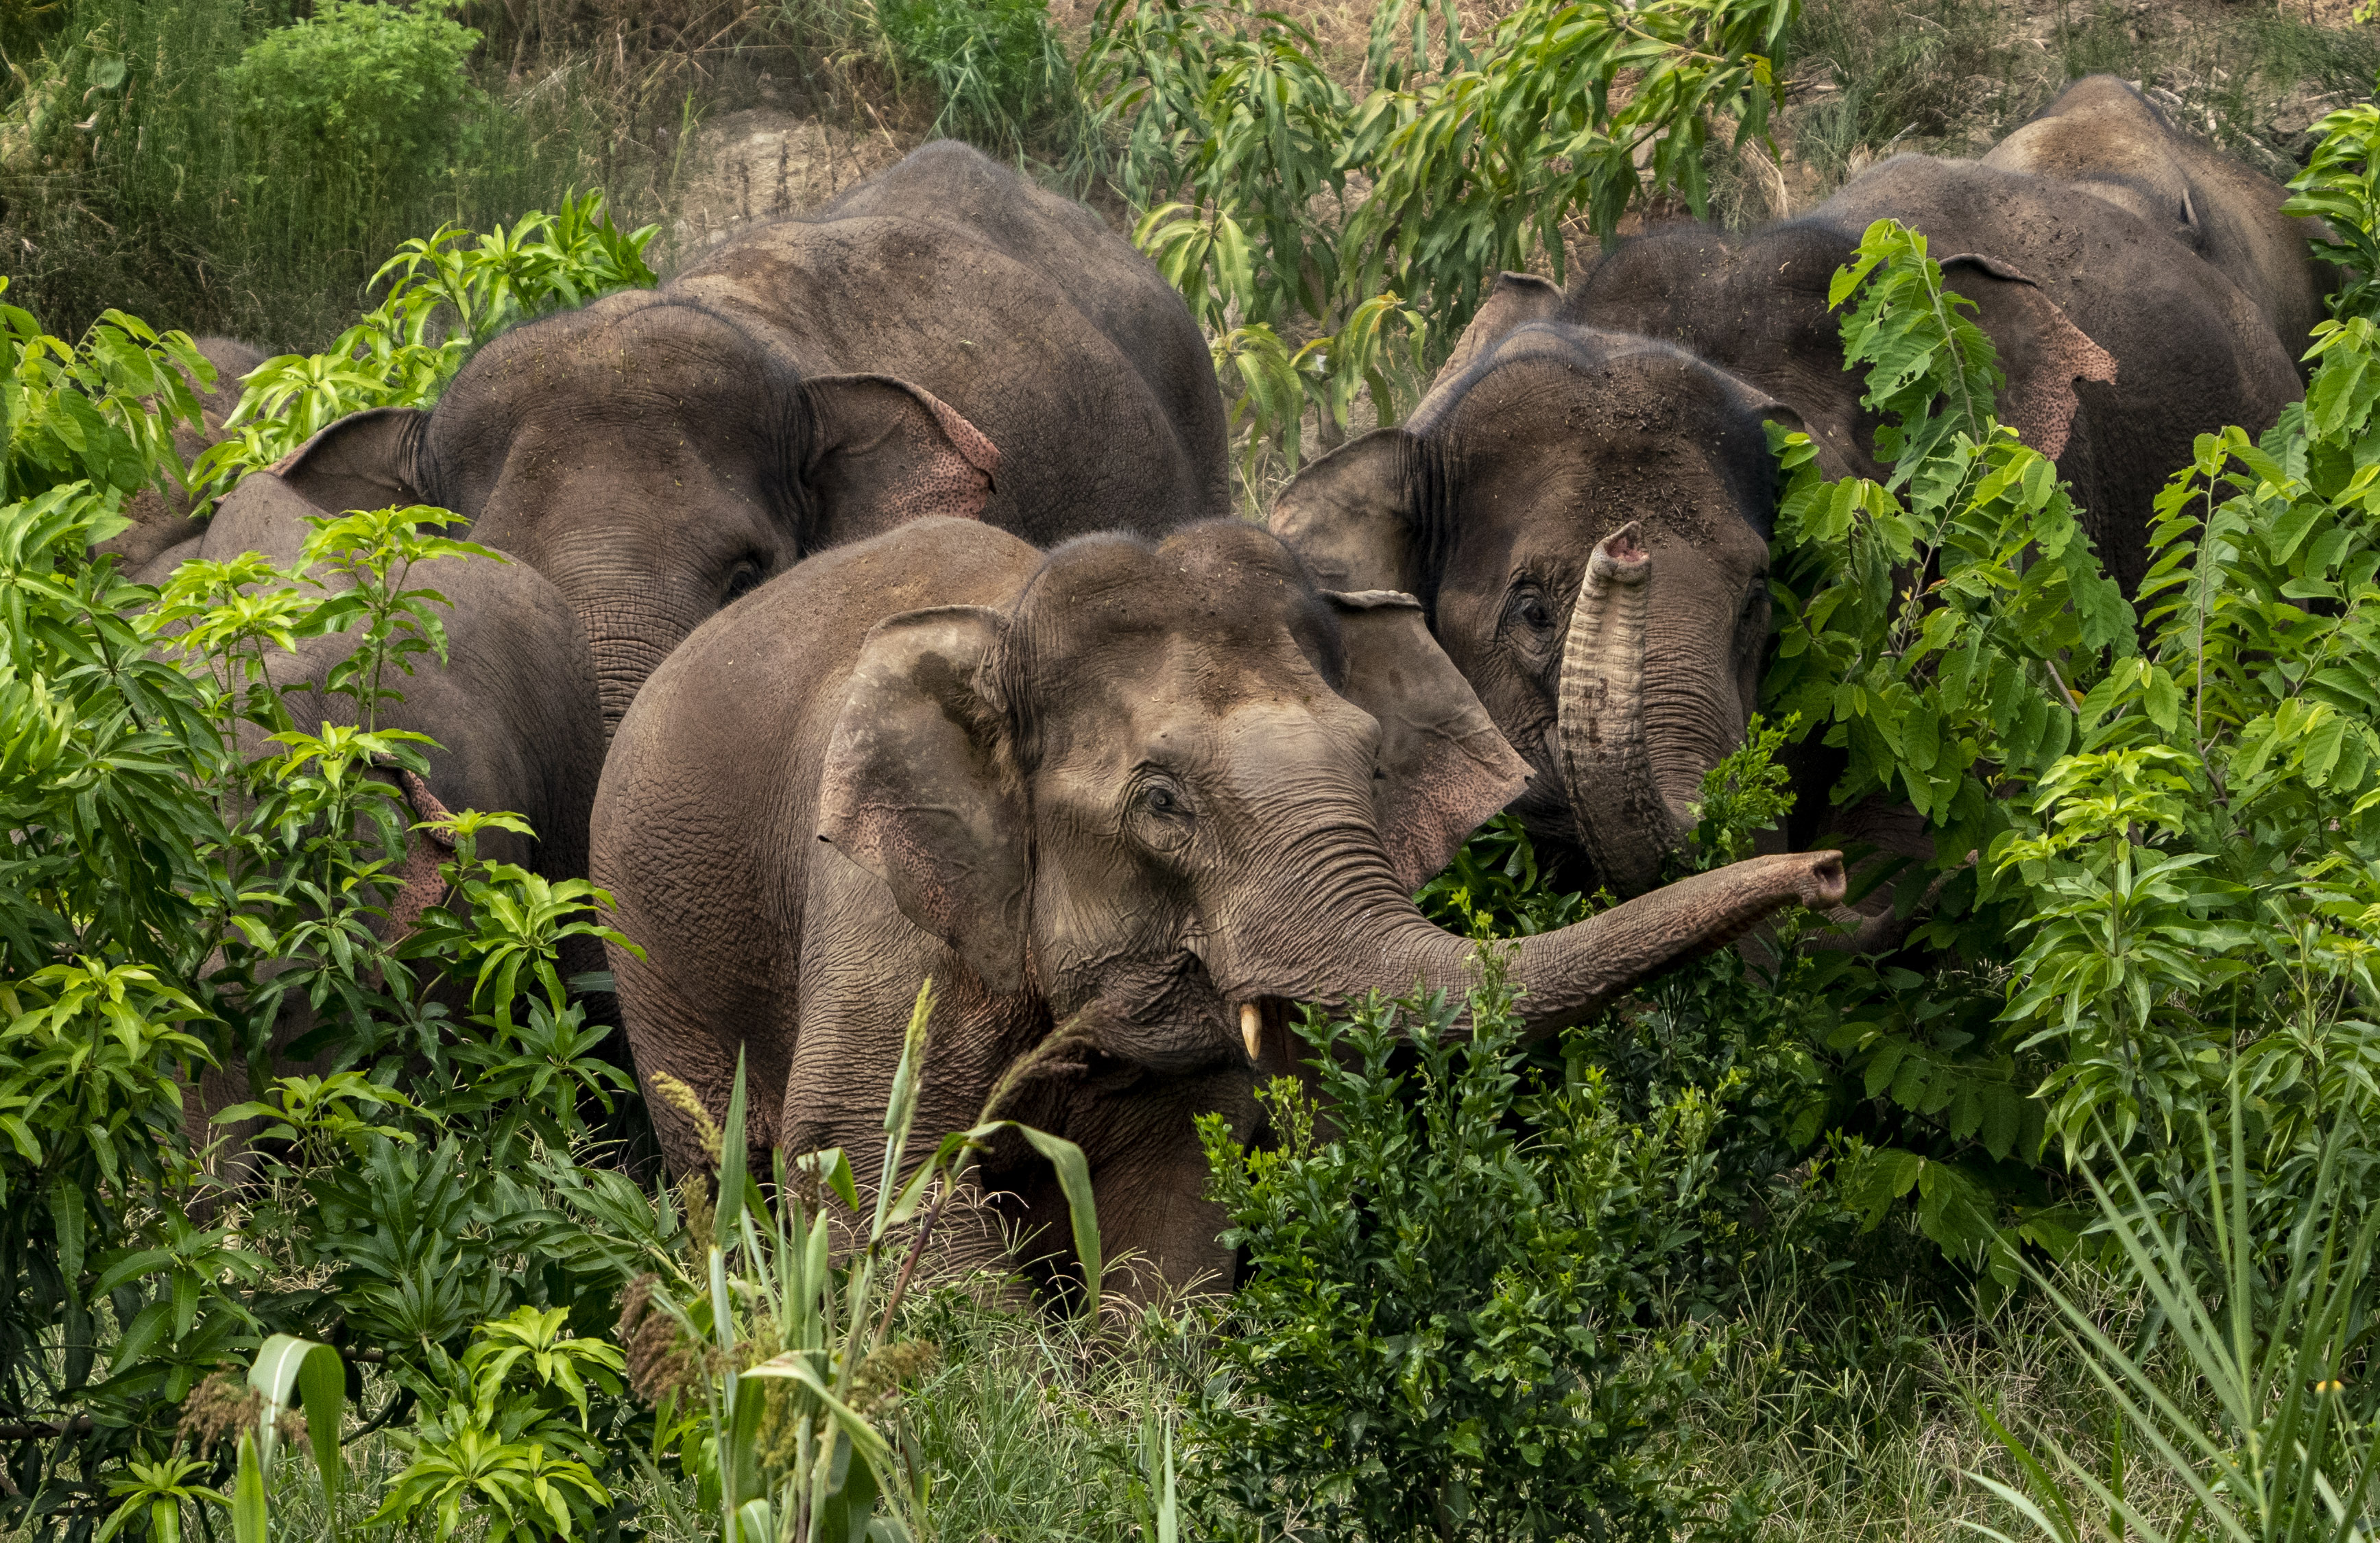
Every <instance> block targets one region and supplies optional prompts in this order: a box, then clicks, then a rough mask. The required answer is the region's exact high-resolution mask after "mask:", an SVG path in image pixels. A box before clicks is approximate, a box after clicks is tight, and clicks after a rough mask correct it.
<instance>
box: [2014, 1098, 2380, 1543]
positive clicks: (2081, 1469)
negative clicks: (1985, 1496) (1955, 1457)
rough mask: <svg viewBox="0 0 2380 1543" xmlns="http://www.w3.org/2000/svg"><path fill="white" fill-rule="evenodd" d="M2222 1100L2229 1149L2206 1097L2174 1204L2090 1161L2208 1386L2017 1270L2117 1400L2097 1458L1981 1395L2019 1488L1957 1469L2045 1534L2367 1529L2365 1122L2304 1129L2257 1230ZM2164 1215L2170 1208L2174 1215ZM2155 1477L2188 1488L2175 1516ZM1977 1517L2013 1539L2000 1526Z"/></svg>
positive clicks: (2185, 1353)
mask: <svg viewBox="0 0 2380 1543" xmlns="http://www.w3.org/2000/svg"><path fill="white" fill-rule="evenodd" d="M2229 1103H2230V1109H2231V1119H2230V1126H2229V1136H2230V1140H2229V1145H2228V1151H2222V1150H2218V1148H2217V1145H2216V1138H2215V1131H2214V1128H2213V1127H2212V1125H2211V1124H2209V1123H2207V1122H2206V1120H2205V1119H2204V1116H2203V1115H2201V1116H2199V1117H2198V1118H2197V1120H2196V1122H2195V1123H2196V1124H2197V1126H2198V1131H2199V1136H2200V1143H2199V1151H2198V1158H2199V1161H2200V1162H2202V1163H2204V1173H2205V1174H2206V1175H2207V1179H2208V1184H2207V1187H2205V1189H2204V1191H2203V1192H2202V1194H2201V1195H2200V1196H2199V1197H2198V1198H2197V1200H2196V1203H2195V1204H2192V1205H2189V1206H2187V1208H2186V1209H2181V1211H2180V1216H2179V1217H2176V1216H2174V1215H2173V1214H2172V1212H2173V1211H2175V1210H2176V1209H2177V1208H2176V1206H2175V1203H2174V1201H2173V1200H2172V1199H2171V1198H2170V1197H2157V1198H2156V1199H2155V1201H2153V1200H2152V1198H2151V1197H2150V1196H2149V1195H2148V1194H2146V1193H2145V1192H2144V1191H2143V1186H2142V1184H2141V1181H2140V1178H2139V1176H2138V1175H2136V1174H2135V1172H2134V1170H2133V1169H2132V1167H2131V1165H2130V1164H2128V1163H2125V1162H2124V1161H2123V1160H2122V1159H2120V1158H2119V1159H2117V1160H2116V1162H2115V1163H2114V1164H2113V1166H2114V1168H2115V1176H2116V1184H2115V1185H2114V1186H2113V1187H2110V1186H2108V1185H2107V1184H2103V1183H2101V1182H2100V1180H2099V1179H2098V1178H2097V1177H2096V1176H2093V1177H2092V1178H2091V1180H2090V1183H2091V1188H2092V1193H2093V1195H2094V1197H2095V1199H2097V1201H2098V1210H2099V1214H2100V1219H2101V1225H2102V1227H2103V1228H2104V1230H2105V1231H2107V1233H2108V1234H2109V1235H2110V1236H2113V1238H2114V1239H2115V1241H2116V1243H2117V1245H2118V1246H2119V1248H2121V1250H2122V1254H2123V1258H2124V1260H2125V1262H2126V1263H2127V1264H2128V1265H2129V1266H2130V1268H2131V1272H2132V1273H2133V1275H2134V1276H2135V1278H2137V1279H2138V1280H2139V1281H2140V1282H2141V1283H2142V1284H2143V1286H2144V1287H2145V1288H2146V1292H2147V1295H2148V1297H2149V1299H2150V1301H2151V1302H2152V1303H2153V1304H2154V1310H2155V1314H2156V1316H2157V1318H2158V1319H2161V1320H2162V1321H2163V1326H2164V1331H2165V1332H2166V1333H2167V1334H2168V1335H2169V1336H2170V1337H2171V1339H2172V1340H2173V1341H2174V1343H2176V1344H2178V1345H2179V1346H2180V1352H2181V1356H2182V1357H2183V1360H2184V1364H2185V1366H2186V1367H2187V1368H2188V1369H2189V1371H2190V1372H2192V1373H2193V1374H2194V1375H2195V1378H2196V1379H2197V1380H2198V1381H2199V1384H2200V1386H2201V1387H2203V1388H2204V1390H2205V1393H2206V1394H2207V1395H2210V1396H2207V1397H2204V1398H2192V1397H2190V1396H2189V1395H2188V1394H2186V1393H2185V1394H2182V1395H2181V1396H2179V1397H2178V1396H2176V1393H2175V1392H2174V1391H2172V1388H2171V1382H2170V1380H2167V1379H2162V1378H2159V1377H2158V1376H2156V1375H2155V1374H2154V1373H2153V1372H2152V1371H2151V1370H2150V1369H2149V1368H2147V1367H2146V1366H2145V1365H2144V1364H2143V1354H2142V1352H2141V1351H2140V1349H2139V1348H2138V1347H2137V1345H2133V1346H2128V1345H2126V1344H2124V1343H2122V1341H2121V1340H2119V1338H2118V1337H2117V1335H2116V1334H2114V1333H2112V1332H2109V1330H2108V1328H2107V1327H2106V1326H2103V1325H2102V1324H2101V1322H2100V1321H2099V1320H2098V1319H2097V1318H2096V1317H2095V1316H2094V1315H2093V1314H2092V1313H2090V1312H2089V1311H2087V1310H2085V1309H2084V1308H2081V1307H2079V1306H2077V1305H2076V1304H2075V1302H2074V1301H2073V1300H2072V1299H2071V1298H2070V1296H2067V1295H2066V1294H2065V1292H2064V1291H2062V1290H2061V1289H2060V1288H2059V1286H2058V1284H2057V1283H2056V1282H2054V1281H2052V1280H2050V1279H2049V1278H2048V1277H2047V1276H2046V1275H2044V1274H2042V1273H2041V1272H2039V1271H2037V1270H2035V1271H2030V1272H2029V1273H2030V1274H2032V1276H2033V1278H2034V1283H2035V1284H2037V1285H2039V1286H2040V1287H2041V1289H2042V1290H2043V1292H2044V1293H2045V1294H2046V1296H2048V1297H2049V1299H2050V1300H2051V1301H2052V1302H2054V1303H2056V1304H2057V1307H2058V1312H2059V1314H2060V1316H2061V1317H2062V1318H2063V1319H2064V1322H2062V1323H2061V1324H2060V1325H2059V1331H2060V1332H2061V1334H2062V1335H2063V1336H2064V1338H2065V1340H2066V1342H2067V1344H2068V1345H2069V1346H2070V1348H2071V1350H2072V1351H2073V1352H2074V1354H2075V1355H2076V1356H2077V1357H2078V1358H2080V1359H2081V1360H2082V1362H2083V1365H2084V1366H2085V1367H2087V1368H2089V1369H2090V1372H2091V1374H2092V1376H2093V1378H2094V1379H2095V1380H2096V1381H2097V1382H2098V1384H2099V1386H2100V1388H2101V1389H2102V1390H2103V1391H2104V1392H2105V1393H2106V1395H2107V1398H2108V1399H2109V1400H2110V1401H2111V1402H2112V1403H2113V1404H2114V1405H2115V1407H2116V1424H2115V1426H2114V1429H2115V1431H2116V1438H2115V1440H2114V1441H2111V1442H2110V1450H2109V1454H2108V1458H2107V1464H2106V1465H2105V1466H2104V1467H2103V1466H2102V1465H2100V1464H2098V1463H2097V1462H2095V1461H2090V1460H2087V1459H2086V1457H2085V1456H2084V1455H2083V1454H2078V1453H2076V1452H2074V1451H2073V1450H2072V1448H2071V1447H2070V1445H2069V1444H2068V1443H2066V1442H2064V1441H2058V1439H2057V1438H2056V1437H2054V1436H2041V1437H2037V1438H2036V1441H2035V1442H2034V1443H2033V1445H2029V1444H2028V1443H2027V1442H2026V1441H2024V1440H2023V1439H2022V1437H2020V1436H2019V1435H2018V1434H2016V1433H2015V1432H2013V1431H2010V1429H2008V1428H2006V1427H2005V1426H2004V1425H2003V1424H2002V1423H2001V1422H2000V1421H1999V1419H1998V1417H1997V1416H1995V1415H1994V1414H1993V1412H1992V1411H1991V1409H1990V1408H1989V1406H1988V1405H1987V1404H1980V1405H1979V1411H1980V1413H1982V1415H1983V1416H1984V1418H1985V1422H1986V1423H1987V1424H1988V1425H1989V1426H1990V1427H1991V1428H1992V1431H1993V1433H1994V1434H1995V1435H1996V1436H1998V1439H1999V1441H2000V1442H2001V1444H2002V1445H2003V1446H2004V1447H2005V1448H2006V1450H2007V1451H2008V1452H2009V1453H2010V1454H2011V1455H2012V1456H2013V1457H2014V1458H2015V1460H2016V1462H2017V1464H2018V1465H2019V1467H2020V1468H2021V1470H2022V1473H2023V1475H2024V1478H2025V1481H2026V1482H2025V1485H2024V1489H2022V1490H2020V1489H2017V1488H2016V1487H2014V1486H2010V1485H2008V1484H2003V1483H2001V1482H1999V1481H1998V1480H1997V1479H1994V1478H1991V1477H1986V1476H1983V1475H1971V1476H1969V1477H1973V1478H1975V1479H1976V1480H1977V1482H1979V1483H1981V1484H1983V1485H1985V1487H1986V1488H1988V1489H1991V1490H1993V1491H1994V1492H1995V1493H1998V1495H2000V1496H2001V1497H2003V1498H2004V1499H2005V1500H2007V1501H2009V1502H2010V1504H2011V1505H2012V1506H2013V1507H2014V1508H2015V1509H2016V1510H2017V1512H2018V1513H2020V1514H2021V1515H2022V1517H2023V1518H2024V1519H2025V1520H2026V1521H2027V1522H2029V1523H2030V1524H2031V1525H2033V1526H2034V1528H2035V1529H2037V1530H2038V1531H2039V1532H2040V1533H2041V1534H2042V1535H2043V1536H2045V1537H2047V1538H2049V1539H2051V1540H2052V1543H2082V1540H2083V1538H2085V1537H2096V1536H2098V1522H2097V1518H2098V1517H2101V1516H2104V1517H2106V1518H2107V1523H2108V1525H2110V1526H2111V1527H2113V1528H2114V1529H2116V1530H2117V1531H2118V1532H2119V1533H2120V1532H2122V1531H2126V1530H2129V1531H2131V1532H2132V1533H2135V1534H2137V1535H2138V1536H2139V1537H2142V1538H2143V1539H2144V1540H2145V1543H2168V1540H2170V1543H2181V1540H2182V1539H2186V1538H2190V1537H2227V1538H2236V1539H2240V1540H2242V1543H2314V1540H2316V1539H2327V1540H2334V1543H2350V1540H2351V1539H2355V1538H2359V1537H2364V1536H2365V1535H2366V1530H2367V1526H2368V1518H2369V1505H2370V1500H2371V1487H2372V1482H2373V1479H2374V1477H2375V1474H2380V1441H2375V1440H2374V1435H2373V1429H2374V1414H2375V1409H2374V1392H2373V1388H2372V1384H2371V1382H2370V1380H2369V1379H2368V1378H2366V1377H2364V1376H2362V1371H2363V1369H2364V1368H2365V1367H2366V1366H2367V1365H2368V1358H2369V1355H2370V1344H2369V1337H2370V1332H2371V1331H2370V1316H2369V1315H2370V1312H2371V1308H2372V1285H2371V1279H2370V1277H2371V1266H2372V1258H2373V1245H2374V1240H2375V1237H2380V1215H2375V1214H2374V1213H2372V1212H2371V1211H2369V1209H2368V1208H2367V1207H2364V1206H2362V1205H2360V1204H2359V1203H2358V1199H2357V1195H2356V1191H2357V1189H2358V1187H2359V1186H2358V1185H2357V1184H2356V1182H2355V1181H2354V1180H2353V1179H2352V1178H2351V1177H2350V1174H2349V1170H2350V1164H2351V1163H2353V1162H2354V1157H2353V1155H2352V1154H2353V1153H2354V1151H2355V1149H2356V1148H2358V1147H2360V1145H2361V1142H2362V1127H2361V1126H2360V1124H2350V1123H2341V1124H2338V1125H2335V1126H2333V1127H2330V1128H2329V1130H2328V1131H2327V1132H2325V1133H2324V1134H2323V1135H2322V1136H2320V1137H2319V1138H2318V1139H2317V1140H2316V1142H2315V1145H2316V1148H2317V1150H2318V1151H2319V1152H2320V1154H2321V1155H2320V1159H2319V1162H2318V1163H2317V1165H2316V1167H2315V1168H2314V1170H2313V1174H2312V1175H2311V1177H2310V1182H2309V1183H2308V1184H2307V1185H2306V1187H2305V1188H2304V1190H2303V1192H2302V1194H2301V1196H2297V1197H2292V1202H2291V1205H2290V1208H2289V1214H2287V1215H2286V1216H2284V1217H2283V1218H2282V1221H2283V1223H2284V1224H2283V1225H2282V1226H2281V1227H2280V1228H2279V1229H2277V1231H2276V1233H2275V1234H2274V1235H2273V1236H2272V1237H2271V1241H2270V1242H2269V1243H2267V1242H2265V1241H2263V1240H2262V1239H2261V1238H2260V1236H2259V1232H2258V1229H2257V1228H2256V1227H2255V1226H2254V1225H2253V1224H2252V1222H2251V1220H2250V1212H2251V1205H2250V1199H2249V1190H2250V1187H2251V1180H2250V1178H2249V1174H2250V1172H2251V1169H2250V1164H2249V1158H2248V1145H2247V1139H2246V1136H2245V1134H2244V1130H2243V1127H2242V1122H2241V1114H2240V1111H2241V1106H2242V1103H2244V1100H2242V1099H2239V1098H2234V1099H2232V1100H2231V1101H2229ZM2359 1212H2362V1215H2361V1217H2360V1219H2359V1215H2358V1213H2359ZM2177 1220H2179V1221H2180V1222H2182V1223H2184V1224H2185V1225H2184V1226H2180V1227H2177V1226H2175V1225H2174V1222H2175V1221H2177ZM2192 1233H2196V1234H2201V1235H2203V1236H2204V1238H2205V1241H2206V1242H2207V1243H2209V1244H2211V1253H2212V1260H2213V1264H2214V1269H2213V1270H2212V1271H2211V1272H2209V1271H2207V1270H2206V1269H2205V1268H2204V1263H2203V1260H2204V1257H2205V1256H2204V1255H2202V1254H2201V1253H2199V1252H2198V1251H2197V1250H2195V1249H2193V1248H2191V1247H2190V1246H2189V1243H2188V1242H2187V1241H2186V1237H2187V1236H2188V1235H2189V1234H2192ZM2147 1337H2148V1336H2145V1335H2144V1336H2143V1339H2145V1338H2147ZM2034 1445H2037V1446H2039V1447H2040V1448H2041V1449H2042V1451H2043V1452H2045V1453H2046V1454H2047V1457H2048V1461H2047V1462H2044V1461H2043V1460H2042V1458H2041V1456H2039V1455H2036V1453H2034V1450H2033V1446H2034ZM2127 1446H2129V1448H2130V1462H2129V1465H2128V1464H2127V1462H2126V1455H2125V1449H2126V1447H2127ZM2161 1489H2179V1490H2180V1491H2181V1492H2182V1493H2183V1494H2186V1495H2187V1496H2188V1498H2189V1502H2190V1503H2189V1506H2188V1508H2187V1510H2185V1512H2184V1513H2183V1515H2182V1520H2181V1522H2180V1525H2159V1519H2158V1518H2156V1517H2155V1516H2152V1515H2150V1514H2148V1513H2146V1512H2145V1511H2144V1509H2143V1505H2142V1504H2141V1503H2140V1500H2139V1496H2140V1494H2141V1493H2142V1491H2143V1490H2145V1491H2147V1492H2148V1493H2151V1494H2155V1493H2156V1492H2158V1491H2159V1490H2161ZM1978 1530H1979V1531H1982V1532H1984V1533H1985V1536H1987V1537H1994V1538H1996V1539H1998V1543H2010V1540H2009V1538H2008V1537H2007V1535H2006V1534H2004V1533H2001V1532H1998V1531H1995V1530H1993V1529H1990V1528H1979V1529H1978Z"/></svg>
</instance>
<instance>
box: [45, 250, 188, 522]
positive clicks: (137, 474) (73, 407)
mask: <svg viewBox="0 0 2380 1543" xmlns="http://www.w3.org/2000/svg"><path fill="white" fill-rule="evenodd" d="M7 288H8V281H7V279H6V276H0V294H6V292H7ZM177 366H178V367H179V368H176V367H177ZM185 372H187V373H188V380H186V379H185V378H184V376H185ZM189 380H196V381H197V382H198V383H199V385H200V389H202V390H212V389H213V386H214V383H215V380H214V367H213V366H212V365H210V364H209V363H207V361H206V358H205V356H203V355H201V354H200V353H199V351H198V349H197V348H195V347H194V346H192V344H191V343H190V340H189V338H188V337H187V336H186V335H184V334H183V333H180V332H164V333H160V332H156V331H154V330H153V329H152V328H151V327H150V326H149V324H148V323H146V322H144V321H142V320H140V319H139V318H137V317H131V316H127V315H125V314H124V313H122V312H121V311H115V310H111V311H108V312H105V313H104V314H103V315H102V316H101V318H100V319H99V320H98V321H96V322H94V323H92V325H91V331H90V332H88V333H86V334H85V335H84V337H83V340H82V342H81V343H79V344H76V345H74V346H72V347H68V346H67V345H66V344H63V343H61V342H60V341H59V340H58V339H56V338H54V337H51V336H49V335H48V334H47V333H45V332H42V329H41V324H40V323H39V322H37V321H35V320H34V319H33V318H32V315H31V313H30V312H28V311H25V310H21V309H19V308H18V307H15V306H0V423H5V424H6V426H7V430H8V443H7V449H6V452H5V455H0V497H5V498H12V499H21V498H25V497H29V496H30V495H32V494H35V493H42V492H47V491H50V490H51V489H53V488H57V487H59V486H61V485H62V484H65V483H68V482H88V483H90V484H91V487H92V488H93V489H94V490H104V491H106V492H109V493H113V494H115V495H116V496H117V497H118V498H119V499H121V498H128V497H130V496H131V495H132V494H134V493H137V492H139V491H140V489H141V488H144V487H151V486H154V487H155V488H157V489H158V491H160V492H168V491H172V490H174V489H175V488H176V487H177V485H178V484H179V483H180V481H181V479H182V476H183V475H184V468H183V466H182V464H181V460H180V458H179V457H178V456H177V455H176V454H175V452H174V444H173V431H174V427H175V425H176V424H177V423H179V424H196V423H197V422H198V421H199V404H198V400H197V398H196V397H194V396H193V395H192V394H191V392H190V387H189Z"/></svg>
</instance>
